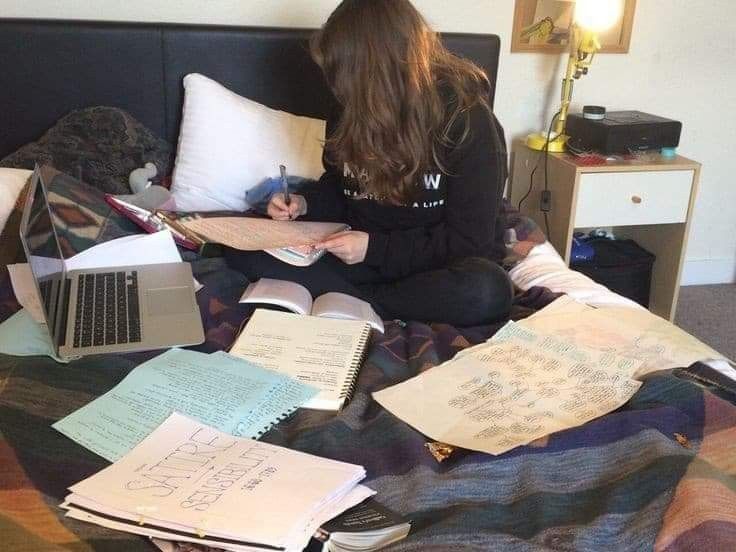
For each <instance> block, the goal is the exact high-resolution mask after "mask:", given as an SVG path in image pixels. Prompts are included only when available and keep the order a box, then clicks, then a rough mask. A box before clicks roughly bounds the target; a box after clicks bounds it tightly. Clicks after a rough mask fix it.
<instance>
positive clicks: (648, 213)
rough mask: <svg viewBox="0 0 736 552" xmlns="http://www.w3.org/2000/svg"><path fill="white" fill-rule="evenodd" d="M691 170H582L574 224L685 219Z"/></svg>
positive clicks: (656, 222)
mask: <svg viewBox="0 0 736 552" xmlns="http://www.w3.org/2000/svg"><path fill="white" fill-rule="evenodd" d="M692 184H693V171H646V172H610V173H584V174H581V175H580V182H579V186H578V201H577V208H576V210H575V218H574V221H575V222H574V226H575V227H576V228H591V227H598V226H634V225H640V224H670V223H677V222H685V221H686V220H687V212H688V207H689V205H690V192H691V189H692Z"/></svg>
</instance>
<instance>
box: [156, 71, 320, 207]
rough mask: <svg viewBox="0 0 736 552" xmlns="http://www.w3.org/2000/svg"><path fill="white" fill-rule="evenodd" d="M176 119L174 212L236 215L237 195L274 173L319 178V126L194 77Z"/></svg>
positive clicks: (188, 81) (186, 80)
mask: <svg viewBox="0 0 736 552" xmlns="http://www.w3.org/2000/svg"><path fill="white" fill-rule="evenodd" d="M184 90H185V92H184V111H183V114H182V122H181V131H180V133H179V147H178V151H177V155H176V165H175V167H174V174H173V182H172V187H171V191H172V193H173V195H174V198H175V199H176V205H177V208H178V209H179V210H181V211H218V210H235V211H244V210H246V209H247V208H248V207H249V206H248V204H247V203H246V201H245V192H246V191H247V190H249V189H250V188H252V187H253V186H255V185H256V184H258V183H260V182H262V181H263V180H264V179H265V178H267V177H269V176H278V174H279V165H286V170H287V172H288V173H289V174H290V175H295V176H303V177H306V178H319V176H320V175H321V174H322V173H323V172H324V169H323V168H322V148H323V142H324V139H325V126H326V123H325V121H322V120H319V119H310V118H308V117H298V116H296V115H292V114H290V113H286V112H284V111H276V110H274V109H270V108H268V107H266V106H264V105H261V104H259V103H257V102H254V101H251V100H249V99H247V98H243V97H242V96H238V95H237V94H235V93H234V92H231V91H230V90H228V89H227V88H225V87H224V86H222V85H220V84H218V83H216V82H215V81H213V80H211V79H208V78H207V77H205V76H203V75H199V74H196V73H193V74H190V75H187V76H186V77H184Z"/></svg>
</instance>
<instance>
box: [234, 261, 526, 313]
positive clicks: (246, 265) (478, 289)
mask: <svg viewBox="0 0 736 552" xmlns="http://www.w3.org/2000/svg"><path fill="white" fill-rule="evenodd" d="M225 258H226V259H227V262H228V264H229V265H230V266H231V267H232V268H234V269H236V270H238V271H239V272H242V273H243V274H245V276H246V277H247V278H248V279H249V280H250V281H251V282H254V281H256V280H258V279H260V278H274V279H277V280H288V281H292V282H296V283H299V284H301V285H303V286H304V287H306V288H307V289H308V290H309V292H310V293H311V294H312V297H319V296H320V295H322V294H323V293H328V292H331V291H333V292H339V293H346V294H348V295H352V296H353V297H358V298H360V299H363V300H364V301H367V302H368V303H370V304H371V305H372V306H373V308H374V309H375V310H376V312H377V313H378V315H379V316H380V317H381V318H383V319H384V320H391V319H399V320H415V321H419V322H444V323H448V324H452V325H454V326H461V327H463V326H464V327H468V326H478V325H482V324H489V323H491V322H497V321H499V320H501V319H503V318H505V317H507V316H508V314H509V311H510V309H511V301H512V298H513V287H512V285H511V281H510V279H509V277H508V274H506V271H505V270H503V268H501V267H500V266H498V265H497V264H496V263H494V262H492V261H489V260H488V259H483V258H479V257H470V258H467V259H462V260H459V261H455V262H453V263H451V264H449V265H448V266H447V267H445V268H439V269H435V270H430V271H428V272H421V273H418V274H413V275H410V276H407V277H405V278H402V279H400V280H387V279H386V278H384V277H382V276H381V275H380V273H379V272H378V271H376V270H374V269H373V268H371V267H369V266H367V265H365V264H362V263H361V264H356V265H346V264H345V263H343V262H342V261H340V260H339V259H337V258H336V257H334V256H333V255H330V254H326V255H325V256H324V257H322V258H321V259H320V260H319V261H317V262H316V263H315V264H313V265H312V266H309V267H305V268H303V267H296V266H292V265H289V264H286V263H284V262H282V261H279V260H278V259H275V258H273V257H272V256H271V255H269V254H267V253H263V252H261V251H256V252H244V251H236V250H233V249H228V250H226V254H225Z"/></svg>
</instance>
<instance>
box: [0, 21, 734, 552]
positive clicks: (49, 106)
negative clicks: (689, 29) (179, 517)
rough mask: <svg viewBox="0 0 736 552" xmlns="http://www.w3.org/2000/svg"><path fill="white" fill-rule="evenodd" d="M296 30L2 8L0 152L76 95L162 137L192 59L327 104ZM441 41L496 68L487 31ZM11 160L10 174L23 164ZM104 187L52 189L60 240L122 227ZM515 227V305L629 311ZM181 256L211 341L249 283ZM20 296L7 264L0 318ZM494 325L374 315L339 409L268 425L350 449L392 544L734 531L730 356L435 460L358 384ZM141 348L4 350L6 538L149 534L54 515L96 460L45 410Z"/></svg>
mask: <svg viewBox="0 0 736 552" xmlns="http://www.w3.org/2000/svg"><path fill="white" fill-rule="evenodd" d="M307 36H308V32H307V31H303V30H284V29H248V28H218V27H191V26H178V25H138V24H135V25H132V24H110V23H97V22H86V23H80V22H48V21H22V20H0V51H3V52H4V53H6V55H5V56H3V57H2V58H0V74H2V75H3V85H2V86H0V109H1V110H2V112H3V113H5V114H9V118H7V119H6V121H7V124H6V125H5V127H4V132H2V133H0V158H3V157H4V156H6V155H7V154H9V153H11V152H12V151H14V150H16V149H17V148H18V147H20V146H22V145H23V144H25V143H27V142H29V141H31V140H34V139H36V138H38V136H40V135H41V134H42V133H43V132H44V131H45V130H46V129H47V128H48V127H50V126H51V125H52V124H53V123H54V122H55V121H56V120H57V119H58V118H59V117H61V116H62V115H64V114H66V113H67V112H69V111H71V110H74V109H78V108H82V107H86V106H90V105H113V106H116V107H120V108H123V109H125V110H126V111H127V112H129V113H131V114H132V115H133V116H134V117H135V118H136V119H137V120H139V121H141V122H142V123H143V124H144V125H146V126H147V127H148V128H150V129H151V130H152V131H153V132H154V133H156V134H158V135H159V136H162V137H163V138H165V139H167V140H168V141H169V142H170V143H175V141H176V136H177V126H178V120H179V112H180V108H181V99H182V90H181V78H182V77H183V75H184V74H186V73H188V72H190V71H198V72H202V73H205V74H208V75H210V76H212V77H213V78H216V79H218V80H220V81H221V82H224V83H226V84H227V85H228V86H230V87H232V88H233V89H234V90H236V91H237V92H238V93H241V94H243V95H246V96H248V97H251V98H253V99H256V100H258V101H261V102H263V103H266V104H268V105H270V106H272V107H276V108H279V109H285V110H288V111H291V112H294V113H298V114H304V115H310V116H319V117H324V116H326V115H327V114H328V113H329V112H330V110H331V109H333V108H334V103H333V100H332V99H331V95H330V93H329V91H328V90H327V89H326V88H325V86H324V83H323V82H322V80H321V78H320V76H319V71H318V70H317V68H316V67H315V66H314V65H313V64H312V63H311V62H310V61H309V58H308V55H307V52H306V49H305V39H306V37H307ZM444 39H445V41H446V42H447V44H448V45H449V47H450V48H451V49H453V50H454V51H456V52H458V53H459V54H462V55H464V56H467V57H470V58H471V59H473V60H475V61H476V63H478V64H479V65H481V66H482V67H483V68H484V69H485V70H486V72H487V73H488V74H489V76H490V77H491V79H492V81H493V82H494V84H495V76H496V73H497V63H498V54H499V48H500V43H499V40H498V37H495V36H486V35H447V36H445V37H444ZM223 52H228V55H227V56H223V55H222V53H223ZM111 67H114V68H115V69H116V70H114V71H111V70H110V68H111ZM284 75H288V77H289V78H285V77H284ZM294 83H298V85H295V84H294ZM15 177H16V179H21V180H22V179H23V174H22V173H16V174H15ZM101 198H102V194H101V192H100V191H99V190H98V189H95V188H94V186H83V187H82V186H75V185H71V184H69V185H65V184H64V183H63V182H62V183H60V184H59V185H58V186H57V187H55V189H54V198H53V201H54V202H55V205H56V207H57V208H58V209H59V212H62V211H63V212H65V213H66V216H67V217H68V219H67V220H68V222H69V224H68V232H66V233H65V235H64V238H63V241H64V247H65V251H67V252H70V253H72V252H76V251H81V250H83V249H86V248H87V247H89V246H91V245H93V244H94V243H98V242H100V241H105V240H109V239H112V238H115V237H120V236H124V235H127V234H130V233H134V232H137V229H136V228H135V227H133V226H132V225H131V224H129V223H128V222H127V221H125V220H123V219H121V218H120V217H116V216H115V214H114V213H112V212H110V210H109V208H108V207H106V204H105V203H104V201H102V200H101ZM16 210H17V209H16ZM10 216H11V217H12V216H13V213H12V212H11V213H10ZM511 218H512V220H513V217H511ZM513 224H514V225H515V226H514V230H515V235H516V236H517V237H518V239H519V240H520V242H519V243H517V244H515V245H516V246H517V247H516V248H515V250H514V253H515V254H516V258H515V263H514V266H513V268H512V269H511V271H510V274H511V276H512V279H513V280H514V281H515V283H516V285H517V287H518V288H519V289H520V292H519V294H518V296H517V298H516V300H515V303H514V308H513V313H512V317H513V318H516V319H520V318H523V317H525V316H528V315H529V314H531V313H533V312H535V311H536V310H538V309H540V308H543V307H544V306H546V305H547V304H549V303H550V302H551V301H552V300H554V299H555V298H556V297H558V296H559V295H560V294H562V293H568V294H570V295H571V296H573V297H574V298H576V299H579V300H582V301H584V302H588V303H589V304H592V305H604V304H616V305H621V306H626V305H628V306H631V308H636V307H635V306H633V305H631V304H630V303H629V302H628V301H627V300H626V299H624V298H622V297H620V296H617V295H615V294H613V293H612V292H610V291H608V290H606V289H605V288H602V287H601V286H597V285H595V284H593V283H592V282H591V281H590V280H587V279H585V278H584V277H582V276H581V275H577V274H574V273H572V272H571V271H569V270H568V269H567V268H566V267H565V266H564V264H563V263H562V260H561V259H560V258H559V255H557V254H556V253H555V252H554V250H553V249H552V248H551V247H550V246H549V244H545V243H539V244H535V238H534V235H535V232H534V231H532V230H530V229H529V228H528V227H524V224H525V222H524V221H521V220H519V219H518V218H517V219H515V220H514V222H513ZM538 241H544V240H538ZM12 247H13V244H11V243H9V242H3V243H0V248H4V249H5V248H12ZM185 260H186V261H188V262H190V263H191V264H192V267H193V270H194V273H195V277H196V278H197V279H198V280H199V281H200V282H201V283H202V284H204V286H205V287H204V289H203V290H202V291H201V292H199V294H198V301H199V305H200V309H201V310H202V313H203V319H204V324H205V328H206V335H207V340H206V342H205V343H204V344H203V345H201V346H200V347H198V350H202V351H215V350H220V349H223V348H226V347H227V346H228V345H229V344H230V343H231V342H232V340H233V339H234V337H235V335H236V333H237V331H238V328H239V327H240V326H241V324H242V322H243V321H244V320H245V319H246V317H247V316H248V315H249V313H250V311H249V307H247V306H244V305H240V304H238V303H237V298H238V297H239V296H240V294H241V293H242V291H243V289H244V287H245V286H246V285H247V281H246V280H245V278H244V277H243V276H242V275H240V274H238V273H235V272H232V271H230V270H229V269H228V268H227V266H226V265H225V264H224V261H223V260H222V259H219V258H202V257H199V256H197V255H195V254H192V253H187V254H186V255H185ZM19 308H20V307H19V305H18V303H17V302H16V300H15V297H14V295H13V293H12V289H11V286H10V284H9V278H8V273H7V269H6V268H5V267H4V266H2V267H0V321H1V320H5V319H6V318H8V317H9V316H11V315H12V314H13V313H15V312H16V311H17V310H18V309H19ZM497 329H498V327H497V326H494V327H491V326H487V327H478V328H463V329H458V328H454V327H451V326H448V325H442V324H434V325H426V324H420V323H416V322H412V321H406V322H403V323H399V322H392V323H389V324H388V325H387V331H386V334H385V335H384V336H382V337H376V338H374V340H373V342H372V343H371V347H370V350H369V354H368V357H367V359H366V362H365V364H364V367H363V369H362V371H361V375H360V378H359V381H358V387H357V390H356V394H355V396H354V398H353V400H352V401H351V402H350V404H349V406H348V407H347V408H346V409H345V410H344V411H342V412H341V413H340V414H339V415H338V416H335V415H332V414H328V413H320V412H316V411H300V412H298V413H297V414H296V415H294V416H292V417H290V418H289V419H287V420H285V421H283V422H282V423H280V424H279V425H278V426H277V427H276V428H274V429H273V430H272V431H270V432H269V433H268V434H266V435H265V436H264V439H265V440H268V441H269V442H271V443H275V444H280V445H285V446H289V447H292V448H295V449H298V450H303V451H306V452H310V453H314V454H319V455H323V456H326V457H330V458H335V459H338V460H343V461H348V462H354V463H359V464H362V465H364V466H365V467H366V469H367V472H368V481H367V482H368V484H369V485H370V486H371V487H373V488H375V489H376V490H377V491H378V498H379V500H380V501H381V502H382V503H384V504H386V505H387V506H389V507H391V508H394V509H395V510H397V511H399V512H401V513H402V514H404V515H406V516H407V517H408V518H409V519H411V521H412V527H413V529H412V533H411V535H410V536H409V538H407V539H406V540H404V541H402V542H400V543H398V544H396V545H394V546H393V548H392V550H400V551H433V550H436V551H444V550H451V549H455V550H478V551H486V550H599V549H602V548H607V549H612V550H650V549H657V550H672V551H674V550H698V549H705V548H706V547H708V548H710V549H713V550H729V549H734V548H736V449H735V448H734V443H736V406H735V401H736V391H734V385H733V379H730V378H729V377H728V376H729V370H730V368H729V367H728V366H723V365H715V368H717V369H718V370H720V371H718V370H716V369H714V366H708V365H704V364H696V365H694V366H691V367H685V366H683V367H682V368H681V369H677V370H673V371H670V372H659V373H655V374H653V375H651V376H650V377H648V378H647V380H646V381H645V383H644V385H643V386H642V388H641V390H640V391H639V392H638V393H637V394H636V395H635V396H634V398H633V399H632V400H631V401H630V402H629V403H628V404H627V405H625V406H624V407H622V408H621V409H619V410H617V411H615V412H613V413H611V414H609V415H607V416H604V417H602V418H600V419H597V420H595V421H593V422H590V423H588V424H585V425H584V426H582V427H579V428H576V429H573V430H569V431H564V432H560V433H557V434H554V435H551V436H549V437H547V438H544V439H542V440H539V441H536V442H534V443H532V444H531V445H529V446H526V447H522V448H519V449H516V450H514V451H511V452H509V453H507V454H504V455H502V456H499V457H491V456H489V455H484V454H478V453H468V452H462V451H461V452H459V453H457V454H455V455H454V456H453V457H451V458H450V460H448V461H446V462H445V463H442V464H439V463H437V462H436V461H435V460H434V459H433V458H432V456H431V455H430V454H428V452H427V450H426V448H425V444H426V442H427V439H426V438H425V437H424V436H422V435H421V434H419V433H417V432H416V431H414V430H413V429H411V428H410V427H408V426H407V425H406V424H403V423H402V422H400V421H399V420H397V419H395V418H394V417H393V416H391V415H390V414H389V413H388V412H386V411H385V410H383V409H382V408H381V407H380V406H379V405H378V404H377V403H375V401H372V400H371V398H370V394H371V393H372V392H374V391H376V390H379V389H382V388H384V387H386V386H388V385H392V384H394V383H397V382H400V381H403V380H405V379H407V378H409V377H412V376H414V375H416V374H417V373H419V372H420V371H422V370H426V369H428V368H430V367H432V366H434V365H436V364H438V363H440V362H442V361H443V360H445V359H448V358H451V357H452V356H453V355H454V354H455V353H457V352H458V351H459V350H461V349H463V348H465V347H467V346H469V345H472V344H474V343H478V342H481V341H483V340H485V339H487V338H488V337H489V336H490V335H492V334H493V333H494V332H495V331H496V330H497ZM155 354H157V353H155V352H149V353H139V354H133V355H113V356H106V357H104V359H103V358H100V357H89V358H84V359H81V360H77V361H74V362H71V363H69V364H66V365H60V364H57V363H56V362H54V361H53V360H52V359H50V358H48V357H25V358H21V357H11V356H4V355H0V542H2V543H3V549H4V550H13V551H15V550H24V551H25V550H27V551H34V552H35V551H45V550H55V551H56V550H74V551H87V550H116V551H117V550H119V551H137V550H141V551H144V550H149V551H150V550H154V548H153V546H152V545H151V544H150V543H148V542H147V541H145V540H144V539H140V538H137V537H133V536H130V535H127V534H123V533H117V532H113V531H109V530H105V529H102V528H98V527H95V526H92V525H86V524H83V523H79V522H76V521H74V520H69V519H66V518H64V516H63V513H62V511H61V510H60V509H59V508H58V504H59V503H60V501H61V499H62V498H63V496H64V495H65V489H66V488H67V487H68V486H69V485H71V484H73V483H75V482H76V481H78V480H80V479H83V478H84V477H87V476H89V475H91V474H93V473H94V472H96V471H98V470H99V469H101V468H102V467H104V466H105V465H106V462H105V461H104V460H102V459H101V458H99V457H97V456H95V455H94V454H92V453H91V452H89V451H87V450H86V449H84V448H82V447H81V446H78V445H77V444H75V443H74V442H72V441H70V440H68V439H67V438H65V437H64V436H63V435H61V434H59V433H57V432H56V431H55V430H53V429H52V428H51V427H50V426H51V424H52V423H53V422H54V421H56V420H58V419H60V418H62V417H64V416H65V415H67V414H69V413H70V412H72V411H74V410H75V409H77V408H79V407H80V406H82V405H84V404H86V403H87V402H89V401H90V400H91V399H93V398H94V397H96V396H98V395H100V394H102V393H104V392H106V391H107V390H109V389H110V388H111V387H112V386H114V385H115V384H116V383H118V382H119V381H120V380H121V379H122V378H123V377H124V376H125V375H126V374H127V373H128V372H129V371H130V370H132V369H133V368H134V367H135V366H137V365H138V364H140V363H141V362H143V361H144V360H146V359H148V358H151V357H152V356H153V355H155ZM676 435H679V436H680V438H679V439H678V438H676Z"/></svg>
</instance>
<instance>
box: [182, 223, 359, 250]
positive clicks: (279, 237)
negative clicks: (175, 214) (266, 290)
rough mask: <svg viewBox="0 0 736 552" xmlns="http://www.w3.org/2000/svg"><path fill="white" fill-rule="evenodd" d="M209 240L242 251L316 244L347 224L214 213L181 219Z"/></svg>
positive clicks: (184, 224)
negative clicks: (213, 215)
mask: <svg viewBox="0 0 736 552" xmlns="http://www.w3.org/2000/svg"><path fill="white" fill-rule="evenodd" d="M181 224H182V226H184V227H186V228H187V229H189V230H191V231H193V232H195V233H197V234H198V235H200V236H201V237H202V238H204V239H205V240H207V241H209V242H212V243H220V244H223V245H227V246H229V247H232V248H234V249H240V250H241V251H263V250H265V249H276V248H280V247H297V246H302V245H313V244H315V243H319V242H320V241H322V240H324V239H325V238H326V237H327V236H330V235H332V234H335V233H337V232H341V231H343V230H345V229H346V228H347V226H346V225H345V224H341V223H334V222H304V221H283V220H271V219H265V218H255V217H211V218H193V219H187V220H182V221H181Z"/></svg>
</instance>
